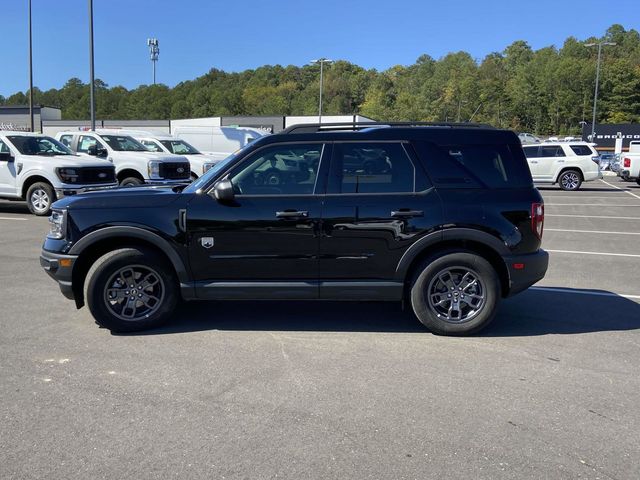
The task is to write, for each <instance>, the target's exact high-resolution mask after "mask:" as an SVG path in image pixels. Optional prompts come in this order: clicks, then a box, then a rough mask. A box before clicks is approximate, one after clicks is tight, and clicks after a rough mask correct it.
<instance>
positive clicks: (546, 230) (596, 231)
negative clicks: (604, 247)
mask: <svg viewBox="0 0 640 480" xmlns="http://www.w3.org/2000/svg"><path fill="white" fill-rule="evenodd" d="M544 231H545V232H571V233H604V234H606V235H640V232H604V231H602V230H569V229H566V228H545V229H544Z"/></svg>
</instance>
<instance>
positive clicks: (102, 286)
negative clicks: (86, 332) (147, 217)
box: [84, 248, 179, 333]
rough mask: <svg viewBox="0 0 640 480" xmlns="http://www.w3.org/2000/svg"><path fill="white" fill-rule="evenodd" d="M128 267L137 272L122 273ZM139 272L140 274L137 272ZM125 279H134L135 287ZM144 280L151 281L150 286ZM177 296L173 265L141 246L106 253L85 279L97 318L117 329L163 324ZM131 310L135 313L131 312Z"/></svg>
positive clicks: (144, 328) (91, 308)
mask: <svg viewBox="0 0 640 480" xmlns="http://www.w3.org/2000/svg"><path fill="white" fill-rule="evenodd" d="M127 269H131V270H130V271H131V273H132V274H134V275H128V274H121V272H122V271H123V270H127ZM137 273H140V276H139V277H136V276H135V274H137ZM123 280H126V283H128V282H129V281H132V285H133V288H130V289H127V285H126V283H125V282H123ZM155 281H157V283H153V282H155ZM145 282H146V283H147V284H149V286H148V287H147V288H145V287H144V285H143V283H145ZM123 283H125V285H124V287H123V288H121V287H122V284H123ZM152 283H153V285H151V284H152ZM125 289H126V290H125ZM125 292H126V295H122V296H120V295H121V294H124V293H125ZM178 297H179V294H178V280H177V277H176V274H175V272H174V270H173V268H172V267H171V265H169V264H168V262H167V261H166V260H165V259H164V258H162V257H161V256H160V255H158V254H156V253H155V252H153V251H149V250H145V249H142V248H122V249H119V250H114V251H112V252H109V253H107V254H105V255H103V256H102V257H100V258H99V259H98V260H97V261H96V262H95V263H94V264H93V266H92V267H91V268H90V269H89V272H88V273H87V277H86V279H85V283H84V298H85V301H86V303H87V306H88V307H89V310H90V311H91V314H92V315H93V317H94V318H95V320H96V322H97V323H98V325H100V326H102V327H105V328H108V329H109V330H111V331H112V332H116V333H118V332H135V331H140V330H146V329H149V328H155V327H158V326H160V325H162V324H164V323H165V322H166V321H167V320H169V318H171V315H172V313H173V311H174V310H175V307H176V304H177V302H178ZM110 298H111V300H110ZM152 298H156V299H157V301H154V300H152ZM118 300H122V301H121V302H119V301H118ZM130 300H133V303H130ZM140 304H142V305H140ZM129 305H131V307H129ZM138 308H140V311H138V310H137V309H138ZM131 311H133V315H129V312H131ZM124 317H130V318H129V319H127V318H124Z"/></svg>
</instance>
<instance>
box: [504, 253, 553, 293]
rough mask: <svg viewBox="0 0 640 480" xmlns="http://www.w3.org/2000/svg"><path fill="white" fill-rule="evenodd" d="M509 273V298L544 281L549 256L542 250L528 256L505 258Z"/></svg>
mask: <svg viewBox="0 0 640 480" xmlns="http://www.w3.org/2000/svg"><path fill="white" fill-rule="evenodd" d="M504 261H505V263H506V264H507V269H508V271H509V291H508V292H507V295H506V296H507V297H510V296H511V295H515V294H516V293H520V292H522V291H523V290H526V289H527V288H529V287H530V286H531V285H533V284H534V283H536V282H538V281H540V280H542V278H544V275H545V274H546V273H547V267H548V266H549V254H548V253H547V252H545V251H544V250H542V249H540V250H538V251H537V252H536V253H530V254H527V255H513V256H508V257H505V258H504Z"/></svg>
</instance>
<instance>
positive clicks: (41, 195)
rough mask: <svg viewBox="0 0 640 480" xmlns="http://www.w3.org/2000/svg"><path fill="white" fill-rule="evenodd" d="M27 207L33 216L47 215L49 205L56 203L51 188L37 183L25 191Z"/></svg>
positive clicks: (49, 209)
mask: <svg viewBox="0 0 640 480" xmlns="http://www.w3.org/2000/svg"><path fill="white" fill-rule="evenodd" d="M26 200H27V206H28V207H29V211H30V212H31V213H33V214H34V215H38V216H39V217H42V216H44V215H49V212H50V211H51V205H52V204H53V202H55V201H56V194H55V192H54V191H53V187H52V186H51V185H49V184H48V183H45V182H37V183H34V184H33V185H31V186H30V187H29V189H28V190H27V198H26Z"/></svg>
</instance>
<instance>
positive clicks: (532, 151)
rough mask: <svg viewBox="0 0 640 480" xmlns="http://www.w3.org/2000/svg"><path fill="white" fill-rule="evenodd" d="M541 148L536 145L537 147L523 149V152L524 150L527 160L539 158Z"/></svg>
mask: <svg viewBox="0 0 640 480" xmlns="http://www.w3.org/2000/svg"><path fill="white" fill-rule="evenodd" d="M539 148H540V147H538V146H537V145H536V146H535V147H522V150H524V154H525V156H526V157H527V158H538V149H539Z"/></svg>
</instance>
